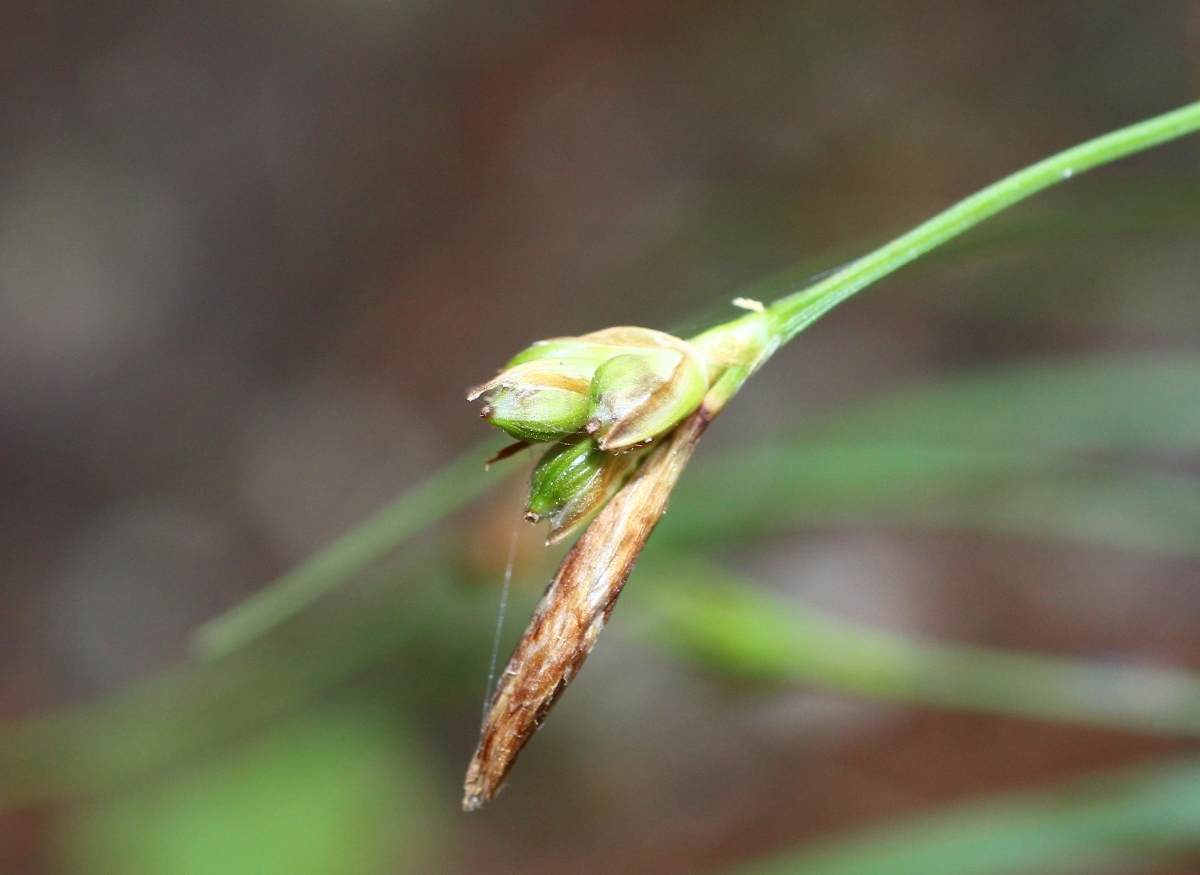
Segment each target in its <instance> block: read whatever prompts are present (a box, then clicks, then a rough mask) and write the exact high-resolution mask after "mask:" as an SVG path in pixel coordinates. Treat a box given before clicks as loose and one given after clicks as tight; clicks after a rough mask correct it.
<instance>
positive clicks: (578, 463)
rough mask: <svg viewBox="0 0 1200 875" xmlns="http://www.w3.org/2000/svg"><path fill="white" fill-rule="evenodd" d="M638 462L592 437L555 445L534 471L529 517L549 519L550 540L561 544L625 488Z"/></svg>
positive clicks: (532, 520) (531, 520)
mask: <svg viewBox="0 0 1200 875" xmlns="http://www.w3.org/2000/svg"><path fill="white" fill-rule="evenodd" d="M636 462H637V459H636V458H635V457H634V456H628V455H625V456H614V455H613V454H612V453H606V452H604V451H603V450H602V449H600V447H599V446H597V444H596V442H595V441H594V440H592V439H591V438H581V439H578V440H575V441H572V442H569V443H562V444H557V445H555V446H553V447H551V448H550V449H549V450H547V451H546V454H545V455H543V456H542V458H541V461H539V462H538V464H537V467H536V468H535V469H534V471H533V482H532V485H531V487H530V490H529V503H528V505H527V511H528V513H526V515H525V516H526V519H528V520H529V521H530V522H535V523H536V522H539V521H540V520H543V519H546V520H549V521H550V537H549V538H548V539H547V543H549V544H556V543H558V542H559V541H561V540H562V539H564V538H566V537H567V536H568V535H570V534H571V533H572V532H574V531H575V530H576V529H578V528H579V527H580V526H581V525H582V524H583V523H584V522H586V521H587V519H588V518H589V517H590V516H591V515H592V514H593V513H594V512H595V511H597V510H599V509H600V508H601V507H602V506H603V505H604V504H605V503H606V502H607V501H608V500H609V499H610V498H611V497H612V496H613V495H614V494H615V493H616V492H617V490H618V489H620V488H621V486H622V485H623V484H624V482H625V478H626V477H627V476H628V474H629V473H630V472H631V471H632V470H633V468H634V467H635V465H636Z"/></svg>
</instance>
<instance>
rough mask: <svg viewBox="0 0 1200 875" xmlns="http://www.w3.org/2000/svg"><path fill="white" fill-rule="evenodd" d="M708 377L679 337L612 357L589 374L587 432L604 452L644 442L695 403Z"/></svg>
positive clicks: (671, 424) (674, 422)
mask: <svg viewBox="0 0 1200 875" xmlns="http://www.w3.org/2000/svg"><path fill="white" fill-rule="evenodd" d="M708 377H709V371H708V366H707V365H706V364H705V363H704V361H703V360H702V359H701V358H700V356H699V355H698V354H696V353H695V352H694V351H692V350H691V349H690V348H689V347H688V346H687V344H685V343H684V342H683V341H678V340H677V341H675V348H673V349H656V350H651V351H647V352H643V353H626V354H624V355H619V356H614V357H613V358H611V359H609V360H608V361H606V362H605V363H604V364H602V365H601V366H600V367H599V368H597V369H596V375H595V376H594V377H593V378H592V384H591V411H590V415H589V417H588V421H587V432H588V434H591V435H595V436H596V437H597V438H598V440H599V445H600V447H601V449H604V450H608V451H610V452H611V451H616V450H622V449H628V448H630V447H635V446H638V445H639V444H644V443H647V442H649V441H651V440H653V439H654V438H656V437H658V436H659V435H660V434H663V433H665V432H667V431H669V430H670V429H672V428H674V427H675V426H676V425H677V424H678V423H679V421H680V420H682V419H683V418H684V417H685V416H688V415H689V414H691V413H692V412H694V411H695V410H696V408H697V407H699V406H700V402H701V401H703V400H704V393H705V392H707V391H708Z"/></svg>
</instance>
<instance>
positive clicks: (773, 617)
mask: <svg viewBox="0 0 1200 875" xmlns="http://www.w3.org/2000/svg"><path fill="white" fill-rule="evenodd" d="M647 577H648V578H649V579H646V578H647ZM637 592H638V595H639V598H638V599H637V601H638V602H639V603H640V604H641V605H643V606H644V607H645V608H647V609H649V611H650V614H651V618H652V630H653V634H655V635H656V637H658V638H660V639H661V640H662V641H664V642H665V643H666V644H667V645H668V646H669V647H672V648H673V649H675V650H677V651H679V652H681V653H683V654H684V655H686V656H689V657H691V658H694V659H696V660H698V661H700V662H702V663H704V664H706V665H709V666H711V667H713V668H715V669H717V670H719V671H723V672H726V673H733V674H737V675H744V676H748V677H752V678H755V679H761V680H768V681H776V682H790V683H805V684H815V685H817V686H820V687H824V688H827V689H830V690H835V691H838V692H843V693H852V694H856V695H863V696H868V697H872V698H877V699H885V700H890V701H898V702H912V703H921V704H926V705H936V706H940V707H948V708H958V709H963V710H969V711H981V712H989V713H997V714H1007V715H1013V716H1018V717H1026V718H1032V719H1039V720H1052V721H1059V722H1071V723H1083V724H1088V725H1092V726H1103V727H1110V728H1121V729H1131V730H1137V731H1142V732H1153V733H1167V734H1181V735H1200V677H1193V676H1192V675H1189V674H1185V673H1183V672H1174V671H1154V670H1147V669H1138V668H1132V667H1127V666H1121V665H1108V664H1103V663H1097V662H1088V661H1084V660H1076V659H1067V658H1061V657H1051V656H1039V655H1035V654H1031V653H1024V652H1019V651H1005V650H997V649H991V648H984V647H973V646H966V645H954V644H944V643H939V642H930V641H922V640H919V639H914V638H907V637H904V636H901V635H895V634H890V633H886V632H879V631H875V630H871V629H866V628H862V627H858V626H854V625H851V624H848V623H844V622H841V621H839V620H837V619H835V618H832V617H828V616H825V615H823V614H820V613H817V612H814V611H810V610H806V609H802V608H800V607H796V606H791V605H785V604H783V603H781V602H780V600H778V599H776V598H773V597H771V596H769V595H767V594H766V593H764V592H763V591H762V590H760V589H759V588H757V587H754V586H753V585H752V584H747V583H744V582H742V581H739V580H737V579H736V578H734V577H733V576H732V575H730V574H728V573H726V572H723V571H720V570H718V569H714V568H712V567H711V566H699V567H697V566H692V567H688V566H687V563H686V560H674V561H672V563H671V565H670V566H669V567H661V566H660V565H659V564H658V563H655V564H654V566H653V570H652V571H651V573H650V574H649V575H647V576H646V577H644V578H643V581H642V585H641V586H639V587H637Z"/></svg>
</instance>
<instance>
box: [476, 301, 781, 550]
mask: <svg viewBox="0 0 1200 875" xmlns="http://www.w3.org/2000/svg"><path fill="white" fill-rule="evenodd" d="M768 337H769V331H768V325H767V322H766V318H765V317H764V316H762V315H761V314H756V315H753V316H749V317H745V318H743V319H739V320H735V321H734V322H731V323H728V324H727V325H725V326H721V327H718V328H716V329H713V330H711V331H708V332H705V333H704V334H702V335H700V336H698V337H697V338H695V342H694V343H693V342H689V341H686V340H682V339H680V338H678V337H675V336H674V335H671V334H667V333H665V332H662V331H654V330H652V329H649V328H637V327H629V326H624V327H617V328H606V329H604V330H603V331H595V332H592V333H591V334H585V335H582V336H580V337H556V338H552V339H550V340H543V341H539V342H537V343H535V344H533V345H532V346H530V347H528V348H526V349H524V350H522V351H521V352H520V353H518V354H517V355H516V356H514V357H513V358H512V359H511V360H510V361H509V362H508V364H507V365H506V366H505V368H504V370H503V371H501V372H500V373H499V374H498V375H497V376H496V377H494V378H493V379H491V380H489V381H488V382H487V383H484V384H483V385H482V386H479V387H478V388H476V389H473V390H471V392H470V393H469V394H468V396H467V398H468V399H469V400H472V401H474V400H476V399H478V398H483V400H484V402H485V403H484V407H483V409H482V410H481V414H482V415H483V417H484V418H485V419H487V420H488V422H490V423H491V424H492V425H495V426H496V427H498V428H501V429H503V430H504V431H505V432H507V433H508V434H510V435H511V436H513V437H514V438H517V439H518V440H519V441H523V442H525V443H550V444H552V446H551V447H550V448H549V449H548V450H547V451H546V452H545V453H544V454H543V456H542V458H541V461H540V462H539V463H538V465H537V468H536V469H535V471H534V474H533V480H532V484H531V488H530V495H529V503H528V507H527V510H528V513H527V518H528V519H530V520H531V521H532V522H537V521H539V520H543V519H545V520H549V522H550V543H554V542H557V541H560V540H562V539H563V538H565V537H566V536H567V535H569V534H571V533H572V532H573V531H575V530H576V529H578V528H579V527H580V526H581V525H582V524H583V523H584V522H586V521H587V520H588V519H589V518H590V517H591V516H592V514H593V513H594V512H595V511H597V510H599V509H600V508H601V507H603V506H604V504H605V503H606V502H607V501H608V500H609V499H610V498H611V497H612V496H613V495H614V494H615V493H616V492H617V490H619V489H620V488H621V486H622V485H623V484H624V483H625V481H626V480H627V479H628V478H629V476H630V475H631V474H632V473H633V471H634V470H635V469H636V468H637V466H638V464H639V462H640V461H641V459H642V457H643V456H644V453H643V452H641V451H642V450H645V449H646V448H648V447H650V446H651V445H652V444H654V443H655V442H656V441H658V440H659V439H660V438H662V437H663V436H664V435H666V434H668V433H669V432H670V431H671V430H672V429H674V428H675V426H676V425H678V424H679V423H680V422H682V421H683V420H684V419H685V418H686V417H688V416H690V415H691V414H692V413H694V412H695V411H696V410H697V409H698V408H699V407H700V405H701V404H702V403H703V402H704V399H705V396H706V394H707V393H708V391H709V389H710V388H711V387H712V386H713V383H714V381H715V380H716V379H717V378H718V377H720V376H721V375H722V374H724V373H726V371H727V370H728V369H729V368H731V367H735V366H742V367H746V366H748V365H750V364H751V362H753V361H757V360H758V359H759V358H760V357H761V354H762V351H763V349H764V348H765V346H766V343H767V339H768Z"/></svg>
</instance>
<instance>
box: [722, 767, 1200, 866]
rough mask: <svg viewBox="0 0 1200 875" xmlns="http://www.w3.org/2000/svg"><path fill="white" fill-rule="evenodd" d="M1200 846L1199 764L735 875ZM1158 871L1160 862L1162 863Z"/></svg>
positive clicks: (1108, 855) (1015, 861)
mask: <svg viewBox="0 0 1200 875" xmlns="http://www.w3.org/2000/svg"><path fill="white" fill-rule="evenodd" d="M1198 845H1200V761H1198V760H1196V759H1195V758H1192V757H1189V758H1184V759H1179V760H1175V761H1168V762H1162V763H1156V764H1154V765H1152V766H1143V767H1141V768H1138V769H1124V770H1121V771H1119V772H1112V773H1108V774H1105V775H1100V776H1092V777H1089V778H1087V779H1084V780H1076V781H1072V782H1071V783H1070V784H1067V785H1066V786H1063V787H1060V788H1057V789H1054V790H1051V791H1046V792H1038V793H1026V794H1019V795H1012V796H1007V797H1004V798H1001V799H996V800H992V801H987V802H982V803H975V804H972V805H967V806H962V807H959V808H954V809H950V810H948V811H943V812H939V813H935V814H932V815H928V816H925V817H922V818H918V819H915V820H911V821H909V822H907V823H902V824H899V825H897V826H890V827H886V828H884V829H880V830H875V831H870V832H864V833H860V834H857V835H851V836H847V837H844V838H842V839H840V840H836V841H834V842H829V843H826V844H824V845H823V846H820V847H817V848H814V849H811V850H806V851H801V852H799V853H793V854H789V855H784V856H780V857H778V858H776V859H775V860H773V861H770V862H766V863H763V864H760V865H754V866H748V867H745V868H739V869H737V870H735V871H736V875H898V873H909V872H912V873H920V875H1016V873H1024V872H1037V873H1050V872H1066V871H1070V872H1078V871H1086V872H1091V873H1095V872H1098V871H1114V870H1118V869H1119V871H1129V870H1130V868H1132V867H1135V866H1145V865H1146V864H1147V863H1154V862H1161V860H1162V859H1163V858H1164V857H1170V856H1171V855H1172V854H1178V853H1181V852H1186V851H1188V850H1190V849H1194V848H1196V847H1197V846H1198ZM1156 871H1157V869H1156ZM731 875H732V873H731Z"/></svg>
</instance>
